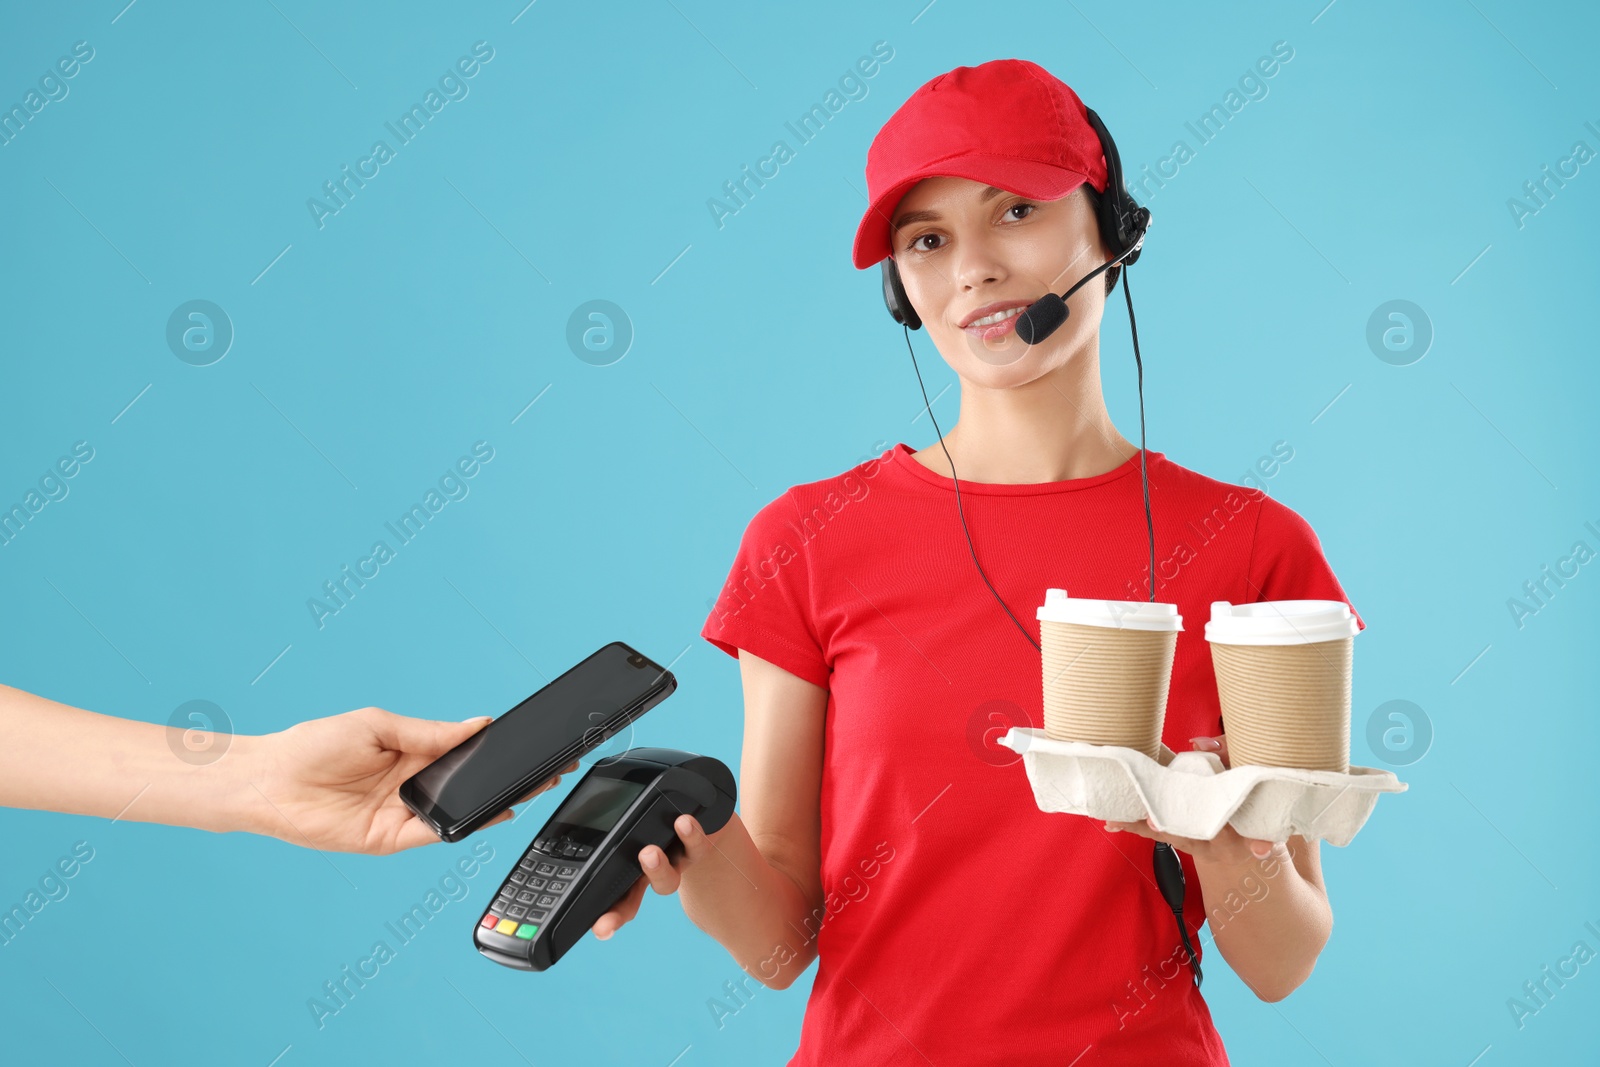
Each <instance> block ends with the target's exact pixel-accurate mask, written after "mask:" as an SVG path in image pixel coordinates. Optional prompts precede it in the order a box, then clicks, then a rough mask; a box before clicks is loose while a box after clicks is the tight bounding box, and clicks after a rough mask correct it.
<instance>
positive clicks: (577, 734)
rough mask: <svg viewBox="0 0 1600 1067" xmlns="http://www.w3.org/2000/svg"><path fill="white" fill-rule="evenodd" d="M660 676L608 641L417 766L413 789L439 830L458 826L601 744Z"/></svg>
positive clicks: (636, 655)
mask: <svg viewBox="0 0 1600 1067" xmlns="http://www.w3.org/2000/svg"><path fill="white" fill-rule="evenodd" d="M665 675H666V672H665V671H664V670H662V669H661V668H660V667H659V666H657V665H656V664H654V663H652V662H651V661H650V660H649V659H647V658H645V657H644V656H642V655H640V654H639V653H637V652H635V651H634V650H633V649H631V648H629V647H628V646H627V645H625V644H622V643H621V642H613V643H611V644H609V645H607V646H606V647H604V648H602V649H600V651H598V652H596V653H595V654H594V655H592V656H590V657H589V658H588V659H586V660H584V661H583V662H582V663H579V664H578V665H577V666H576V667H573V668H572V669H571V670H569V671H567V672H566V673H565V674H563V675H562V676H561V677H559V678H557V679H556V680H555V681H553V682H551V683H550V684H549V685H547V686H545V687H544V688H543V689H541V690H539V691H538V692H537V693H535V694H533V695H532V696H531V697H529V698H528V699H527V700H524V701H523V702H522V703H520V704H518V705H517V706H516V707H514V708H512V709H511V710H510V711H508V712H506V713H505V714H504V715H502V716H500V717H499V718H498V719H496V720H495V721H494V722H492V723H490V724H489V725H488V726H486V727H484V728H483V729H482V730H480V731H478V732H477V733H476V734H474V735H473V736H472V737H471V738H469V739H468V740H467V741H465V742H464V743H462V744H461V745H458V746H457V747H455V748H453V749H451V750H450V751H449V752H447V753H445V754H444V755H443V756H441V757H439V758H438V759H437V760H435V761H434V762H433V763H431V764H429V765H428V766H427V767H424V768H423V769H422V770H421V771H419V772H418V773H417V775H416V776H415V777H414V778H413V779H412V780H411V781H412V788H413V789H414V790H415V791H416V793H417V794H418V799H420V800H422V801H423V802H425V803H428V804H430V805H431V807H432V808H433V813H432V814H433V817H434V819H436V820H437V821H438V823H439V824H440V825H441V826H451V825H455V824H457V823H460V822H462V821H463V820H466V819H468V818H470V817H471V816H472V815H473V814H474V813H475V812H477V811H479V810H481V809H482V808H483V807H484V806H485V805H486V804H490V803H492V802H493V801H494V800H495V798H496V797H499V796H500V795H501V794H503V793H504V792H505V791H506V790H507V789H509V788H511V787H512V786H514V785H515V784H516V783H517V782H519V781H521V780H522V778H523V777H524V776H526V775H527V774H528V773H529V772H531V771H533V770H535V769H536V768H538V767H539V766H540V765H541V764H543V763H545V762H546V761H548V760H549V759H551V758H552V757H554V756H556V755H558V754H559V753H560V752H562V751H564V750H565V749H567V748H568V747H570V746H571V745H572V744H573V742H575V741H577V740H578V739H580V738H583V737H585V735H587V736H588V738H589V739H590V740H591V741H593V742H594V744H593V745H586V746H585V747H596V746H597V745H598V744H599V743H601V742H603V741H604V740H605V738H604V737H603V736H602V734H601V729H602V728H603V727H604V726H605V724H606V723H607V722H608V721H610V720H611V719H612V718H613V717H614V716H615V715H617V713H618V712H620V711H621V710H622V709H623V708H626V707H628V706H630V705H633V704H637V703H639V702H640V701H641V700H642V699H644V698H645V697H646V696H648V695H649V694H650V693H651V692H653V691H655V690H657V689H659V688H661V686H662V684H663V681H664V678H665ZM559 769H560V768H559V767H557V768H554V769H552V771H551V773H552V774H553V773H555V771H557V770H559ZM535 784H537V783H535ZM518 799H520V798H518V797H513V798H511V801H509V802H508V803H514V802H515V801H516V800H518Z"/></svg>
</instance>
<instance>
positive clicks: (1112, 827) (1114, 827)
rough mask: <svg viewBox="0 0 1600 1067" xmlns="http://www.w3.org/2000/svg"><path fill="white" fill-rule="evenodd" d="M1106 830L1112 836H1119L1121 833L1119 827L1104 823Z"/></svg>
mask: <svg viewBox="0 0 1600 1067" xmlns="http://www.w3.org/2000/svg"><path fill="white" fill-rule="evenodd" d="M1106 829H1107V830H1109V831H1111V832H1112V833H1114V834H1120V833H1121V832H1122V827H1120V826H1112V825H1111V824H1110V823H1106Z"/></svg>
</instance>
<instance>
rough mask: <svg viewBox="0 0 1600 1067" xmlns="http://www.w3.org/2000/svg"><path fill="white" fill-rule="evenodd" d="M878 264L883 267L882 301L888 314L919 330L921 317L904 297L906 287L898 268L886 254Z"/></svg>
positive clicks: (909, 327)
mask: <svg viewBox="0 0 1600 1067" xmlns="http://www.w3.org/2000/svg"><path fill="white" fill-rule="evenodd" d="M880 266H881V267H882V268H883V303H884V306H885V307H887V308H888V309H889V314H890V315H891V316H893V318H894V321H896V322H898V323H900V324H901V325H903V326H905V327H906V328H907V329H911V330H920V329H921V328H922V319H920V318H919V317H918V316H917V309H916V308H914V307H912V306H911V301H910V300H909V299H907V297H906V287H905V286H904V285H903V284H901V282H900V268H899V267H897V266H895V264H894V260H893V259H890V258H888V257H887V256H885V257H884V259H883V262H882V263H881V264H880Z"/></svg>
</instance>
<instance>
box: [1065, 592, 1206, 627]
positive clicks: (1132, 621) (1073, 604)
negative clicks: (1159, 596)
mask: <svg viewBox="0 0 1600 1067" xmlns="http://www.w3.org/2000/svg"><path fill="white" fill-rule="evenodd" d="M1038 618H1039V621H1040V622H1071V623H1077V624H1078V625H1080V626H1111V627H1115V628H1116V629H1120V630H1157V631H1160V632H1162V633H1170V632H1173V631H1177V630H1182V629H1183V616H1182V615H1179V614H1178V605H1176V604H1153V603H1151V602H1149V601H1146V600H1095V599H1092V598H1088V597H1070V596H1068V595H1067V591H1066V590H1065V589H1046V590H1045V593H1044V604H1043V606H1041V607H1040V608H1039V611H1038Z"/></svg>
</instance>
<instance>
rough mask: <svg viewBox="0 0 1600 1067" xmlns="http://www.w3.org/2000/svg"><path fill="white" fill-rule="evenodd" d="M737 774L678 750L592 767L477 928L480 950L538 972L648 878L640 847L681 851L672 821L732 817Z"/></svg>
mask: <svg viewBox="0 0 1600 1067" xmlns="http://www.w3.org/2000/svg"><path fill="white" fill-rule="evenodd" d="M737 792H738V791H737V787H736V786H735V785H734V780H733V772H732V771H730V770H728V768H727V766H726V765H725V764H723V763H722V761H720V760H718V759H715V758H713V757H711V756H699V755H696V754H695V753H693V752H683V751H680V750H678V749H672V748H630V749H628V750H627V751H626V752H623V753H622V754H621V755H619V756H616V757H615V758H611V759H607V760H605V761H603V762H601V763H597V764H595V765H594V766H593V767H591V768H590V769H589V773H587V774H585V775H584V776H583V778H582V779H581V780H580V781H579V782H578V784H577V785H576V786H574V787H573V789H572V792H570V793H568V794H567V797H566V799H565V800H563V801H562V802H561V804H560V806H559V807H557V808H556V810H555V814H553V815H551V816H550V820H549V821H548V822H546V823H545V824H544V828H543V829H542V830H540V831H539V833H538V836H536V837H535V838H534V839H533V844H531V845H529V846H528V850H527V852H526V853H524V854H523V856H522V858H521V859H519V860H518V861H517V865H516V867H514V868H513V869H512V871H511V873H510V874H509V875H508V876H507V877H506V880H505V882H504V884H502V885H501V886H500V890H499V892H498V893H496V894H495V897H494V899H493V901H491V902H490V904H489V907H488V909H487V910H486V911H485V912H484V914H483V916H482V918H481V919H479V921H478V925H477V927H476V928H475V929H474V930H473V935H472V940H473V944H475V945H476V946H477V947H478V951H479V952H481V953H483V954H484V955H485V956H487V957H489V958H490V959H491V960H494V961H495V962H496V963H499V964H502V965H504V966H506V967H516V968H519V969H521V970H525V971H542V970H544V969H545V968H546V967H549V966H550V965H551V964H553V963H555V962H556V961H557V960H559V959H560V958H561V957H562V956H563V955H565V954H566V952H567V950H568V949H570V948H571V947H572V946H573V945H575V944H577V942H578V939H579V938H581V937H582V936H583V935H584V933H585V932H587V931H588V930H589V928H590V927H592V926H594V924H595V921H596V920H598V919H599V918H600V916H602V915H604V914H605V913H606V912H607V911H609V910H610V909H611V906H612V905H613V904H615V903H616V902H617V901H618V900H619V899H621V897H622V896H623V895H624V894H625V893H627V891H628V890H629V889H630V888H631V887H632V886H633V884H634V882H636V881H638V880H639V878H641V877H642V876H643V875H644V870H643V869H642V868H641V867H640V866H639V850H640V849H642V848H644V847H645V846H646V845H655V846H657V847H658V848H660V849H662V850H663V851H664V852H666V853H667V856H668V857H669V858H671V859H676V858H677V857H679V856H681V855H682V854H683V842H681V841H679V840H678V834H677V831H676V830H674V829H673V828H672V823H673V820H674V819H676V818H677V817H678V816H679V815H685V814H687V815H693V816H694V817H695V818H696V819H697V820H698V821H699V823H700V825H701V827H702V828H703V829H704V830H705V832H706V833H708V834H712V833H716V832H717V831H718V830H720V829H722V828H723V826H725V825H727V822H728V819H729V818H730V817H731V816H732V815H733V806H734V801H735V800H736V798H737Z"/></svg>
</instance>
